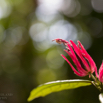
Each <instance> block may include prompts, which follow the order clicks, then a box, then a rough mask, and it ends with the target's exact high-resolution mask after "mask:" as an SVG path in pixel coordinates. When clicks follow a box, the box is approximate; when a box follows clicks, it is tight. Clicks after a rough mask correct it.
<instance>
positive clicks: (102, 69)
mask: <svg viewBox="0 0 103 103" xmlns="http://www.w3.org/2000/svg"><path fill="white" fill-rule="evenodd" d="M99 80H100V81H101V82H102V83H103V62H102V64H101V66H100V69H99Z"/></svg>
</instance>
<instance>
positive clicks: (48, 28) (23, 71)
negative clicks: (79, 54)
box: [0, 0, 103, 103]
mask: <svg viewBox="0 0 103 103" xmlns="http://www.w3.org/2000/svg"><path fill="white" fill-rule="evenodd" d="M55 38H62V39H65V40H68V41H69V40H70V39H71V40H73V41H74V42H75V43H76V42H77V40H80V41H81V43H82V44H83V45H84V47H85V49H86V50H87V52H88V53H89V54H90V55H91V57H92V58H93V59H94V61H95V63H96V65H97V68H98V69H99V67H100V65H101V63H102V60H103V1H102V0H0V103H27V98H28V96H29V94H30V91H31V90H32V89H33V88H35V87H37V86H38V85H40V84H42V83H45V82H50V81H55V80H65V79H89V77H88V76H86V77H83V78H81V77H78V76H76V75H75V74H74V73H73V71H72V69H71V68H70V66H69V65H68V64H67V62H65V61H64V59H63V58H62V57H61V56H60V54H64V55H65V56H67V58H68V59H69V60H70V61H71V59H70V58H69V56H68V55H67V54H66V53H65V52H64V51H63V49H64V47H63V46H62V45H58V44H57V43H55V42H52V40H53V39H55ZM98 95H99V91H98V90H97V89H96V88H95V87H94V86H87V87H82V88H78V89H74V90H65V91H61V92H58V93H52V94H50V95H48V96H46V97H40V98H37V99H35V100H33V101H31V102H30V103H99V100H98Z"/></svg>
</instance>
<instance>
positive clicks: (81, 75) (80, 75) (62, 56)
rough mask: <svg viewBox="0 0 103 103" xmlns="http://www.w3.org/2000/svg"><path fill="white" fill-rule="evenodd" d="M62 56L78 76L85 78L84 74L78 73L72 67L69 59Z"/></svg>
mask: <svg viewBox="0 0 103 103" xmlns="http://www.w3.org/2000/svg"><path fill="white" fill-rule="evenodd" d="M61 56H62V57H63V58H64V59H65V60H66V61H67V62H68V64H69V65H70V66H71V68H72V70H73V71H74V73H75V74H76V75H78V76H83V75H82V74H80V73H79V72H77V71H76V69H75V68H74V67H73V66H72V64H71V63H70V62H69V61H68V59H67V58H66V57H65V56H64V55H61Z"/></svg>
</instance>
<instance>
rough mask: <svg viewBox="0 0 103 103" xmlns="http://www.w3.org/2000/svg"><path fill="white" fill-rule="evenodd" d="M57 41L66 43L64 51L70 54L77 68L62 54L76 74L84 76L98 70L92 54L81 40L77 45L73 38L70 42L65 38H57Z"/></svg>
mask: <svg viewBox="0 0 103 103" xmlns="http://www.w3.org/2000/svg"><path fill="white" fill-rule="evenodd" d="M53 41H54V40H53ZM55 41H56V42H57V43H59V44H61V43H63V44H64V45H66V48H67V50H64V51H65V52H66V53H67V54H68V55H69V56H70V58H71V59H72V61H73V62H74V64H75V65H76V67H77V69H75V68H74V67H73V65H72V64H71V63H70V62H69V60H68V59H67V58H66V57H65V56H64V55H61V56H62V57H63V58H64V59H65V60H66V61H67V62H68V64H69V65H70V66H71V68H72V70H73V71H74V73H75V74H76V75H78V76H81V77H83V76H86V75H90V74H91V73H93V72H94V71H96V72H97V67H96V64H95V62H94V61H93V59H92V58H91V56H90V55H89V54H88V53H87V51H86V50H85V49H84V47H83V45H82V44H81V43H80V41H78V45H76V44H75V43H74V42H73V41H72V40H70V42H68V41H66V40H63V39H55ZM102 71H103V69H102ZM102 74H103V72H102ZM96 75H97V73H96ZM102 81H103V80H102Z"/></svg>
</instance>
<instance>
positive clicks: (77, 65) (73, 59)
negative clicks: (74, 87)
mask: <svg viewBox="0 0 103 103" xmlns="http://www.w3.org/2000/svg"><path fill="white" fill-rule="evenodd" d="M65 52H66V53H67V54H68V55H69V56H70V57H71V59H72V61H73V62H74V64H75V65H76V67H77V69H78V71H79V72H80V73H82V74H83V75H87V72H88V71H85V70H84V69H83V68H82V67H81V65H80V63H79V61H78V60H77V58H75V57H74V56H73V55H72V54H71V53H70V52H68V51H67V50H65Z"/></svg>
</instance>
